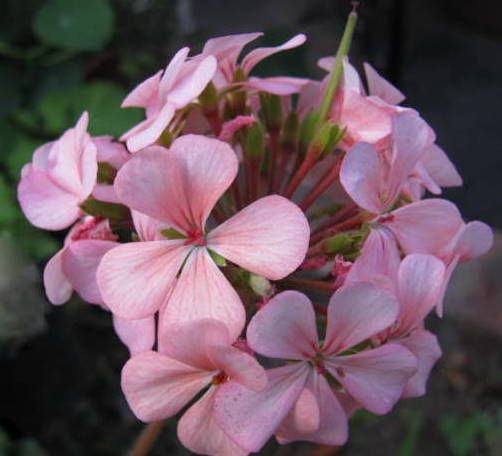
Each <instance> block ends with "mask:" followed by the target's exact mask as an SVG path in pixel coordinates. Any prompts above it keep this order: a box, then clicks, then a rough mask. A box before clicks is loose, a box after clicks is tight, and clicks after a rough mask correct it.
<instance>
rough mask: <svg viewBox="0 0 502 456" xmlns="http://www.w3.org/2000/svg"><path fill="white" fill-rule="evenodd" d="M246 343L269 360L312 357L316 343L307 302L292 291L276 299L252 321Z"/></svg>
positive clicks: (314, 322) (312, 313)
mask: <svg viewBox="0 0 502 456" xmlns="http://www.w3.org/2000/svg"><path fill="white" fill-rule="evenodd" d="M247 341H248V344H249V346H250V347H251V348H252V349H253V350H254V351H255V352H257V353H259V354H260V355H263V356H267V357H269V358H282V359H298V360H300V359H309V358H311V357H313V356H315V353H316V349H317V346H318V344H319V339H318V336H317V328H316V318H315V312H314V308H313V306H312V303H311V302H310V299H309V298H307V296H305V295H304V294H303V293H300V292H298V291H293V290H289V291H283V292H282V293H279V294H277V295H275V296H274V297H273V298H272V299H271V300H270V301H269V302H267V304H266V305H265V306H264V307H263V308H262V309H260V310H259V311H258V312H257V313H256V314H255V315H254V317H253V318H252V320H251V322H250V323H249V326H248V329H247Z"/></svg>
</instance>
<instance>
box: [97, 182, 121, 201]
mask: <svg viewBox="0 0 502 456" xmlns="http://www.w3.org/2000/svg"><path fill="white" fill-rule="evenodd" d="M92 196H93V197H94V198H95V199H97V200H99V201H106V202H108V203H120V199H119V197H118V196H117V193H116V192H115V188H114V187H113V185H108V184H96V185H95V186H94V189H93V190H92Z"/></svg>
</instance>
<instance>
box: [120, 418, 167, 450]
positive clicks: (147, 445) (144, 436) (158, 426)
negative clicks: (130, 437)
mask: <svg viewBox="0 0 502 456" xmlns="http://www.w3.org/2000/svg"><path fill="white" fill-rule="evenodd" d="M163 426H164V421H154V422H153V423H148V424H147V425H146V426H145V427H144V428H143V430H142V431H141V434H140V435H139V436H138V438H137V439H136V441H135V442H134V445H133V447H132V448H131V450H130V451H129V453H127V456H146V455H147V454H148V453H149V452H150V450H151V449H152V448H153V445H154V444H155V442H156V440H157V438H158V437H159V435H160V431H161V430H162V427H163Z"/></svg>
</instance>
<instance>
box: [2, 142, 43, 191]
mask: <svg viewBox="0 0 502 456" xmlns="http://www.w3.org/2000/svg"><path fill="white" fill-rule="evenodd" d="M40 144H41V142H40V141H37V140H35V139H32V138H30V137H29V136H25V135H23V134H21V133H19V136H18V137H17V140H16V142H15V143H14V145H13V146H12V147H11V148H10V149H9V150H8V151H6V152H5V159H6V163H7V168H8V170H9V174H10V176H11V177H12V179H14V180H15V181H18V180H19V177H20V174H21V168H22V167H23V166H24V165H25V164H26V163H28V162H30V161H31V157H32V155H33V152H34V151H35V149H36V148H37V147H38V146H40Z"/></svg>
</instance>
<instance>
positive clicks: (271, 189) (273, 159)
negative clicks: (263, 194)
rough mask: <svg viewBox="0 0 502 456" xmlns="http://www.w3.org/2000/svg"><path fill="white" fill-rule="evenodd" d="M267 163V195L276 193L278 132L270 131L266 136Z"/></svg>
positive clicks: (275, 130) (278, 151)
mask: <svg viewBox="0 0 502 456" xmlns="http://www.w3.org/2000/svg"><path fill="white" fill-rule="evenodd" d="M268 146H269V156H268V157H269V161H268V193H269V194H270V193H275V192H276V191H277V168H278V161H279V153H280V150H279V131H278V130H277V129H274V130H270V131H269V134H268Z"/></svg>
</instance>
